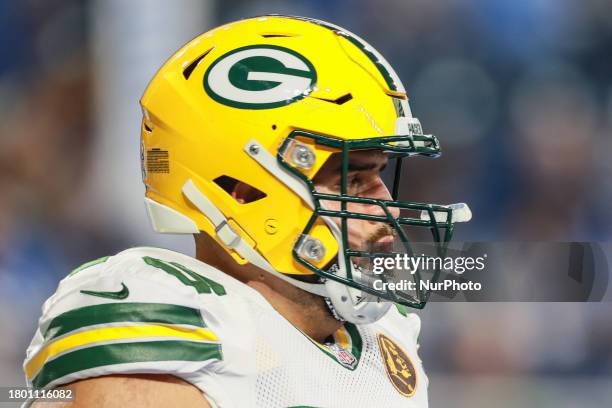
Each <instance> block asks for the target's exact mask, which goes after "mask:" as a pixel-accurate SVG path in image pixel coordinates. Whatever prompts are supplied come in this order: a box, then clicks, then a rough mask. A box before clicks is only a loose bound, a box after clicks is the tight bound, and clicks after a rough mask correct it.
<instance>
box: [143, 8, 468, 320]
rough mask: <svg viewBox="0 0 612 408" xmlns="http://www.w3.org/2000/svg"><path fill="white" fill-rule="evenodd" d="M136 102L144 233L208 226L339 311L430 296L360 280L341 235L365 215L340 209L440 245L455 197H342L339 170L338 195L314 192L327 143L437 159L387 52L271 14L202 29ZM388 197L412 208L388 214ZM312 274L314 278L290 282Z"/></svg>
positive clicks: (239, 257) (379, 309)
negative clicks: (358, 206) (379, 212)
mask: <svg viewBox="0 0 612 408" xmlns="http://www.w3.org/2000/svg"><path fill="white" fill-rule="evenodd" d="M141 105H142V112H143V120H142V129H141V134H142V154H141V159H142V163H143V178H144V183H145V185H146V198H145V201H146V205H147V209H148V212H149V215H150V218H151V221H152V224H153V227H154V229H155V230H156V231H158V232H163V233H198V232H200V231H202V232H205V233H207V234H209V235H210V236H212V237H214V238H215V240H216V241H217V242H218V243H219V244H220V245H221V246H222V247H223V248H225V250H226V251H228V252H229V253H230V254H231V255H232V257H233V258H234V259H235V260H236V262H238V263H241V264H244V263H247V262H250V263H252V264H255V265H257V266H258V267H260V268H262V269H264V270H266V271H268V272H270V273H273V274H275V275H276V276H279V277H281V278H282V279H285V280H287V281H289V282H291V283H292V284H294V285H296V286H298V287H300V288H302V289H305V290H308V291H310V292H312V293H316V294H318V295H321V296H325V297H327V298H329V299H330V300H331V303H332V304H333V307H334V308H335V310H336V312H337V313H338V314H339V315H340V316H341V317H342V318H344V319H346V320H349V321H352V322H355V323H366V322H371V321H374V320H376V319H378V318H379V317H380V316H381V315H382V314H383V313H384V312H385V311H386V310H387V309H388V307H389V305H390V304H391V303H390V302H378V301H368V302H364V301H363V294H364V293H369V294H371V295H374V297H375V298H383V299H388V300H391V301H395V302H399V303H402V304H404V305H408V306H412V307H423V305H424V304H425V302H426V300H427V298H426V296H425V295H423V294H419V295H418V296H417V297H416V298H415V297H414V296H413V295H408V294H405V295H402V294H401V293H400V294H398V293H391V292H390V291H377V290H374V289H373V288H372V287H371V285H367V284H366V283H364V282H365V281H364V279H361V278H362V276H361V275H363V273H362V271H360V270H359V268H356V267H355V265H354V263H353V262H352V261H351V256H355V255H359V256H371V255H367V254H355V253H354V251H353V252H351V251H350V249H349V248H348V245H347V243H346V242H345V239H343V235H344V236H346V219H349V218H355V219H360V218H363V216H364V215H363V214H359V213H350V212H348V211H346V204H347V203H348V202H362V201H360V200H369V201H367V203H369V204H371V205H377V206H380V207H381V208H383V209H387V210H386V211H385V214H386V215H385V216H379V217H378V218H377V220H378V221H380V222H384V223H387V224H388V225H390V226H391V227H392V228H394V229H395V230H398V231H397V233H398V234H399V236H400V237H401V238H402V241H403V242H404V243H405V244H406V245H409V241H408V239H407V237H406V236H405V235H402V234H403V232H402V231H401V228H400V226H405V225H411V226H416V227H421V228H423V227H424V228H427V229H430V230H431V231H432V233H433V237H434V241H436V242H438V243H441V244H442V245H444V244H445V243H446V242H448V240H449V239H450V236H451V234H452V229H453V223H454V222H457V221H464V220H467V219H468V218H469V210H468V209H467V207H466V206H464V205H455V206H454V207H451V206H439V205H432V204H420V203H411V202H408V203H407V202H399V201H395V200H396V198H397V191H398V187H399V181H398V180H399V177H396V184H395V187H394V188H393V190H394V197H393V200H387V201H384V200H370V199H368V198H364V197H352V196H349V195H347V194H346V185H345V176H346V174H345V173H346V166H343V168H344V172H343V177H344V178H343V187H344V189H343V194H341V195H338V196H336V197H333V198H330V197H329V196H328V195H326V196H325V197H323V196H322V195H320V194H319V193H318V192H317V191H316V189H315V188H314V186H313V183H312V178H313V177H314V175H315V174H316V173H317V171H318V170H319V169H320V168H321V167H322V166H323V164H324V163H325V162H326V160H327V159H328V158H329V157H330V155H331V154H333V153H337V152H341V153H342V154H343V155H344V156H343V157H345V158H347V157H348V153H349V152H350V151H351V150H362V149H379V150H382V151H384V152H389V153H392V154H393V155H394V156H396V157H405V156H410V155H425V156H437V155H439V145H438V141H437V139H436V138H435V137H434V136H431V135H424V134H423V132H422V130H421V125H420V123H419V121H418V120H417V119H416V118H413V117H412V114H411V111H410V108H409V105H408V100H407V96H406V93H405V91H404V88H403V86H402V84H401V82H400V80H399V78H398V77H397V75H396V74H395V72H394V71H393V69H392V68H391V67H390V66H389V64H388V63H387V62H386V61H385V59H384V58H383V57H382V56H381V55H380V54H379V53H378V52H377V51H376V50H375V49H374V48H372V47H371V46H370V45H368V44H367V43H366V42H365V41H363V40H362V39H360V38H359V37H357V36H355V35H354V34H352V33H350V32H348V31H346V30H344V29H342V28H340V27H337V26H334V25H331V24H329V23H326V22H323V21H318V20H313V19H309V18H302V17H289V16H277V15H270V16H262V17H255V18H250V19H246V20H242V21H238V22H234V23H230V24H226V25H224V26H221V27H218V28H216V29H214V30H211V31H209V32H207V33H205V34H202V35H200V36H199V37H197V38H195V39H194V40H192V41H191V42H189V43H188V44H187V45H185V46H184V47H183V48H181V49H180V50H179V51H178V52H177V53H176V54H174V56H172V57H171V58H170V59H169V60H168V61H167V62H166V63H165V64H164V65H163V67H162V68H161V69H160V70H159V71H158V72H157V74H156V75H155V77H154V78H153V80H152V81H151V82H150V84H149V86H148V87H147V89H146V91H145V93H144V95H143V97H142V100H141ZM347 160H348V159H347ZM397 175H399V170H398V172H397ZM238 181H240V182H243V183H246V184H248V185H250V186H252V187H254V188H255V189H257V190H258V191H259V192H260V194H257V195H256V197H255V198H254V199H253V200H249V201H248V202H238V201H237V200H235V199H234V198H233V197H232V196H231V194H230V193H229V191H230V190H231V186H233V185H235V184H236V183H237V182H238ZM322 198H325V199H326V200H329V199H336V200H338V201H341V202H342V208H343V211H339V212H332V211H328V210H326V209H325V207H324V206H323V205H322V204H321V200H322ZM389 207H398V208H409V209H411V210H415V211H419V212H422V214H421V216H420V217H413V218H411V217H403V218H402V217H396V218H394V217H392V216H391V214H390V212H389V211H388V208H389ZM330 217H341V218H342V219H343V222H342V223H341V225H340V226H339V225H338V224H337V223H334V222H333V221H332V220H331V218H330ZM441 231H444V232H443V233H442V232H441ZM379 255H380V254H379ZM332 264H333V265H334V267H333V268H330V267H329V266H330V265H332ZM314 274H316V275H319V276H320V277H321V278H322V279H320V280H319V282H318V283H309V282H307V280H306V279H299V276H300V275H314ZM295 277H298V278H297V279H295Z"/></svg>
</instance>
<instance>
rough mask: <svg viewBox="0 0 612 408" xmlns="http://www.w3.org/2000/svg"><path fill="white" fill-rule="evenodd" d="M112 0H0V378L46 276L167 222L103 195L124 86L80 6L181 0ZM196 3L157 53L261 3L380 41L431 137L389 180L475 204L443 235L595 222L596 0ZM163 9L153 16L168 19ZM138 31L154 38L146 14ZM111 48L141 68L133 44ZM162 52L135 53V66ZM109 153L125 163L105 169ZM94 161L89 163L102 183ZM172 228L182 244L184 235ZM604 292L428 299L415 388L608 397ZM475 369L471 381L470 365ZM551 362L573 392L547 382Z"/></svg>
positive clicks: (132, 140)
mask: <svg viewBox="0 0 612 408" xmlns="http://www.w3.org/2000/svg"><path fill="white" fill-rule="evenodd" d="M100 3H106V5H101V4H100ZM120 3H121V2H118V1H108V2H102V1H100V2H96V1H74V0H66V1H44V2H40V1H33V0H28V1H19V2H18V1H8V0H5V1H0V42H1V43H2V48H1V49H2V51H3V52H2V54H1V55H0V327H1V328H2V340H1V341H0V385H12V384H19V383H21V381H22V374H21V371H20V366H21V361H22V359H23V355H24V351H25V347H26V345H27V344H28V342H29V340H30V338H31V335H32V333H33V330H34V327H35V321H36V318H37V317H38V316H39V313H40V306H41V304H42V302H43V300H44V299H45V298H47V297H48V296H49V295H50V294H51V293H52V292H53V291H54V288H55V286H56V285H57V281H58V280H59V279H60V278H62V277H63V276H65V275H66V274H67V273H68V272H69V271H70V270H71V269H73V268H75V267H76V266H78V265H80V264H81V263H83V262H85V261H87V260H90V259H94V258H97V257H100V256H103V255H107V254H111V253H114V252H117V251H119V250H121V249H123V248H125V247H128V246H134V245H141V244H153V245H160V246H163V245H164V242H168V241H163V242H162V241H159V240H158V238H156V237H155V236H154V235H153V233H152V231H151V232H150V234H149V233H145V232H143V231H146V228H145V229H143V228H142V226H139V227H136V226H135V225H134V224H135V220H134V221H133V222H130V220H131V218H132V217H131V216H126V214H128V215H129V214H131V213H130V212H129V211H127V210H126V211H123V209H122V208H121V207H120V206H118V205H117V204H116V200H115V197H109V195H111V194H109V193H110V192H112V191H113V190H112V188H113V187H116V190H115V191H116V194H121V191H122V190H123V189H125V188H126V187H125V186H122V187H118V186H117V183H118V182H120V181H121V180H122V179H126V178H129V179H130V180H136V181H138V180H139V177H140V174H139V170H138V155H139V152H138V140H137V139H138V132H139V128H138V121H139V111H138V107H137V99H138V97H139V96H140V95H139V94H128V95H121V93H118V94H117V93H115V94H113V95H115V96H114V97H115V98H116V99H112V98H111V100H108V98H107V99H106V100H103V101H102V102H101V98H100V95H101V94H104V93H105V87H107V86H112V85H109V84H108V83H105V82H100V81H101V78H107V77H104V76H100V75H98V73H99V72H100V69H101V68H100V67H101V66H102V69H104V67H105V66H106V65H112V64H113V60H112V59H111V60H108V59H106V60H101V59H100V58H99V56H97V54H96V46H95V44H98V45H99V44H101V42H102V44H103V42H104V41H105V40H104V38H103V36H102V39H100V33H101V32H104V30H105V26H104V25H102V26H101V24H100V22H99V20H97V19H98V18H106V19H109V21H114V20H113V19H117V20H121V19H123V20H126V19H128V17H126V16H130V15H132V16H137V15H138V11H140V12H141V13H143V14H144V15H146V14H147V13H149V15H150V14H151V13H154V11H151V10H147V7H151V8H155V7H160V8H161V9H163V8H166V9H167V8H169V7H174V8H181V7H184V8H186V9H185V10H183V11H182V14H180V13H179V14H171V16H174V17H177V16H178V17H180V16H181V15H185V16H186V15H189V14H194V13H193V11H192V12H190V11H189V8H188V7H189V6H190V5H193V4H194V3H196V2H194V1H190V0H186V1H177V2H166V3H165V4H164V2H161V1H157V0H151V1H144V0H139V1H135V2H125V3H131V4H132V6H131V11H129V10H128V11H127V12H126V13H127V14H126V15H122V14H121V7H122V6H121V4H120ZM125 3H124V4H125ZM183 3H184V4H183ZM197 3H206V2H197ZM138 7H143V9H142V10H137V9H138ZM128 8H130V7H128ZM197 10H198V11H201V12H202V13H203V17H202V19H201V22H200V23H197V21H196V22H195V23H194V22H193V21H194V20H193V17H192V20H190V21H192V22H191V23H190V24H191V26H190V28H189V29H188V30H186V31H181V33H182V34H181V35H180V36H177V39H176V41H174V40H172V38H170V40H172V41H170V40H168V38H165V40H166V42H167V43H168V44H169V45H168V47H169V48H168V49H167V50H164V54H163V55H165V56H166V57H167V56H169V55H170V52H171V51H172V50H175V49H178V48H179V46H180V45H182V43H184V42H185V41H187V40H188V39H189V38H190V37H192V36H194V35H196V34H198V32H203V31H206V30H207V29H209V28H211V27H213V26H216V25H218V24H221V23H223V22H227V21H231V20H234V19H238V18H243V17H248V16H252V15H258V14H265V13H269V12H276V13H281V14H296V15H307V16H311V17H316V18H321V19H324V20H328V21H332V22H334V23H336V24H338V25H341V26H344V27H346V28H348V29H349V30H351V31H353V32H355V33H357V34H358V35H360V36H363V37H364V38H366V39H367V40H368V41H369V42H370V43H371V44H372V45H374V46H375V47H376V48H377V49H378V50H379V51H381V53H382V54H383V55H385V56H386V57H387V59H388V60H389V62H390V63H391V64H392V65H393V66H394V67H395V68H396V70H397V71H398V73H399V75H400V77H401V78H402V79H403V82H404V84H405V86H406V88H407V90H408V94H409V96H410V98H411V103H412V108H413V112H414V113H415V115H416V116H417V117H419V118H420V119H421V121H422V123H423V125H424V128H425V130H426V131H428V132H431V133H434V134H436V135H437V136H438V137H439V138H440V140H441V142H442V148H443V152H444V155H443V156H442V157H441V158H440V159H437V160H433V161H431V160H419V159H415V161H414V164H411V166H408V169H407V170H406V171H407V172H408V173H410V174H408V173H407V174H406V175H405V178H404V180H405V182H406V183H409V188H408V189H407V191H408V193H407V195H405V196H404V197H403V198H410V199H414V200H422V201H433V202H456V201H465V202H468V203H469V204H470V206H471V207H472V210H473V213H474V218H473V220H472V222H471V223H470V224H467V225H461V228H460V229H459V230H458V232H457V238H458V239H460V240H464V241H465V240H515V241H518V240H526V241H530V240H531V241H533V240H540V241H547V240H548V241H572V240H574V241H610V240H611V238H612V216H610V212H609V206H610V203H611V202H612V183H611V182H610V176H611V175H612V160H610V155H611V153H612V75H610V74H611V73H612V53H611V52H610V50H611V49H612V19H610V16H611V15H612V2H609V1H604V0H601V1H600V0H585V1H571V0H538V1H510V0H501V1H485V0H448V1H444V2H438V1H435V2H433V1H428V0H410V1H403V0H392V1H388V0H385V1H366V0H352V1H348V0H347V1H332V0H325V1H322V0H316V1H272V0H267V1H266V0H257V1H252V0H251V1H247V0H241V1H232V2H210V4H206V5H205V9H204V8H203V6H202V4H199V5H198V8H197ZM109 13H110V14H109ZM113 13H116V14H113ZM130 13H131V14H130ZM163 13H164V11H160V12H159V13H158V14H159V15H158V16H157V18H159V19H161V23H162V24H166V27H165V28H160V30H161V33H165V32H167V31H168V27H167V26H168V25H170V26H179V27H180V26H181V23H180V22H176V21H174V22H166V21H164V20H163V18H164V14H163ZM166 18H171V17H168V16H166ZM196 20H197V19H196ZM118 24H121V22H119V23H118ZM198 24H199V25H198ZM128 25H129V23H124V25H123V26H121V25H120V26H119V27H124V28H125V26H128ZM157 28H158V27H157ZM108 30H111V31H112V30H113V28H112V27H109V28H108ZM164 30H165V31H164ZM126 33H127V35H123V34H124V32H122V31H121V30H119V31H116V32H115V35H116V37H114V38H115V39H116V38H119V39H120V42H122V44H121V46H122V47H123V48H122V49H123V50H129V49H130V44H132V43H133V44H134V45H133V47H134V48H135V47H138V46H140V45H142V43H139V42H138V40H137V39H134V38H132V37H131V36H130V35H129V34H130V32H129V31H127V32H126ZM141 34H142V33H141ZM187 34H189V35H187ZM122 35H123V36H122ZM148 35H149V36H150V37H151V41H154V40H155V38H156V35H157V36H161V35H162V34H160V33H159V32H157V31H156V29H153V30H152V31H151V32H150V33H149V34H148ZM181 36H183V37H181ZM110 38H113V37H110ZM92 44H94V45H92ZM145 44H146V43H145ZM115 45H116V46H117V47H119V44H117V43H109V44H105V45H104V44H103V46H102V48H103V49H104V47H106V49H108V47H111V48H112V47H113V46H115ZM98 49H100V47H99V46H98ZM139 52H142V49H140V50H139ZM127 60H128V62H129V64H130V66H131V69H132V71H138V70H139V69H140V66H139V62H140V61H138V60H137V59H136V58H132V59H131V60H130V59H129V58H128V59H127ZM162 61H163V60H162V59H157V62H156V64H157V65H154V64H155V63H153V65H151V64H149V65H147V66H146V67H143V68H142V69H141V71H143V72H144V73H145V74H146V75H149V76H150V75H151V74H152V73H153V72H154V70H155V69H156V68H157V67H159V65H161V63H162ZM140 75H141V76H142V77H144V78H146V75H144V74H140ZM107 79H108V78H107ZM117 81H120V79H117ZM145 85H146V82H142V81H141V82H138V83H136V84H135V85H134V89H139V90H140V91H139V92H141V91H142V90H144V87H145ZM117 95H118V96H117ZM126 99H127V100H126ZM126 103H127V106H129V107H130V109H131V110H130V111H129V117H130V119H129V120H130V122H129V124H128V125H127V126H123V127H122V128H121V127H120V128H119V129H127V131H126V132H125V133H123V132H122V134H113V135H110V136H109V137H114V139H113V140H116V141H117V140H119V141H120V140H125V147H123V150H127V152H124V153H123V156H121V155H117V156H113V155H114V154H115V153H113V152H112V151H108V150H104V149H101V148H100V143H101V142H100V138H104V137H105V136H106V135H107V133H108V132H107V131H106V132H105V131H103V130H102V131H101V129H105V125H104V123H101V122H102V121H101V119H100V117H101V114H100V111H101V106H102V107H103V106H108V105H109V104H110V105H113V104H115V105H118V106H121V104H126ZM107 116H108V115H107ZM123 116H124V117H127V116H128V115H126V113H125V112H123ZM107 119H108V118H107ZM110 120H111V121H112V120H116V121H122V120H123V117H121V115H119V117H115V118H113V117H111V118H110ZM106 129H108V127H106ZM113 133H116V132H113ZM117 148H118V149H121V146H118V147H117ZM123 157H126V158H127V159H126V160H132V161H133V167H130V168H133V169H134V171H135V172H136V173H135V174H129V175H126V174H122V169H125V167H122V164H121V161H122V160H123ZM130 166H131V165H130ZM100 180H106V182H107V183H108V185H107V186H106V190H104V191H106V192H107V195H105V196H104V195H101V194H100V193H99V190H98V188H97V187H98V185H99V184H100V183H101V182H100ZM129 188H130V189H132V190H133V194H134V195H133V197H139V196H140V194H141V193H142V187H141V186H140V185H138V184H137V183H131V184H130V185H129ZM105 197H108V201H107V200H106V198H105ZM113 200H115V201H113ZM109 203H110V204H109ZM140 203H141V201H137V202H136V203H132V204H130V205H132V206H135V208H137V209H138V211H141V212H142V213H143V216H142V217H141V218H138V219H137V220H138V221H142V220H145V218H144V207H142V206H141V204H140ZM109 206H114V207H112V208H109ZM145 227H146V226H145ZM134 231H138V232H137V233H134ZM173 245H175V246H177V247H179V248H181V249H183V250H184V251H185V252H187V253H192V252H193V249H192V248H191V244H190V243H189V241H181V242H180V243H177V244H173ZM611 311H612V309H611V308H610V304H609V303H607V304H606V303H599V304H516V303H514V304H486V305H485V304H442V303H436V304H431V305H429V306H428V308H426V309H425V310H424V311H423V312H422V313H421V315H422V317H423V330H422V336H421V341H422V347H421V353H422V356H421V357H422V358H423V360H424V362H425V367H426V368H427V369H428V371H429V374H430V380H431V381H432V383H431V384H430V386H431V387H433V388H431V393H432V397H431V398H432V403H433V402H435V401H438V402H439V403H440V404H439V405H434V406H444V405H443V404H444V402H445V401H453V404H454V406H467V405H468V403H469V404H470V405H471V406H481V404H482V406H489V405H490V404H487V403H485V402H483V401H495V402H496V403H497V402H498V401H497V400H496V398H497V397H496V396H495V395H496V393H495V392H493V391H491V390H498V392H499V393H501V395H505V394H504V393H507V394H508V395H509V397H508V398H517V397H516V394H517V393H519V394H520V393H523V394H525V398H527V397H528V396H529V398H536V399H535V400H536V401H539V402H540V404H541V405H538V406H548V405H547V404H551V406H552V403H551V402H550V401H552V400H551V399H550V396H549V395H548V394H547V395H546V397H542V396H541V394H542V393H546V392H547V391H545V390H549V391H550V393H559V394H560V396H559V398H560V399H559V400H555V401H557V402H558V401H562V402H564V403H568V404H569V405H563V404H562V405H556V406H612V402H610V400H608V399H607V398H612V395H611V394H610V392H611V391H610V390H609V389H608V388H609V387H607V386H605V384H606V381H607V384H608V386H609V384H610V383H611V381H612V319H611V315H612V313H611ZM483 376H487V378H488V379H487V380H486V381H489V382H485V380H483V382H478V381H476V382H470V381H471V380H470V378H476V379H477V378H484V377H483ZM436 378H438V379H439V381H438V382H436ZM495 378H510V379H513V380H508V381H506V380H503V381H501V380H500V381H497V382H496V381H495ZM517 378H518V380H517ZM529 378H538V379H539V380H538V381H539V382H537V384H540V385H541V386H538V387H537V389H533V388H529V387H528V386H527V385H531V386H533V385H534V384H536V383H535V382H530V381H529V380H528V379H529ZM568 379H569V380H571V381H573V382H571V384H572V389H573V391H572V393H573V394H574V395H568V392H567V390H566V389H565V388H566V386H565V385H564V384H567V383H566V382H564V381H566V380H568ZM466 381H467V382H466ZM516 381H519V383H516ZM534 381H535V380H534ZM483 384H484V385H483ZM576 384H584V386H582V385H580V386H576V388H574V385H576ZM495 387H497V388H495ZM510 390H512V391H510ZM527 393H528V395H527ZM563 393H565V394H563ZM572 393H569V394H572ZM436 395H437V396H436ZM497 395H498V396H499V395H500V394H497ZM487 398H490V400H487ZM574 398H575V399H576V400H575V401H577V402H575V404H576V405H574V403H573V402H572V401H574ZM585 398H586V399H585ZM516 401H519V400H516ZM585 401H587V402H586V403H585ZM600 403H602V405H600ZM581 404H583V405H581ZM589 404H591V405H589ZM498 405H500V404H498ZM501 406H505V405H503V403H501ZM532 406H533V405H532Z"/></svg>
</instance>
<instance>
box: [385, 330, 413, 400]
mask: <svg viewBox="0 0 612 408" xmlns="http://www.w3.org/2000/svg"><path fill="white" fill-rule="evenodd" d="M378 346H379V347H380V353H381V355H382V358H383V364H384V366H385V370H386V371H387V376H388V377H389V380H390V381H391V383H392V384H393V386H394V387H395V389H396V390H397V391H398V392H399V393H400V394H402V395H403V396H405V397H411V396H412V395H413V394H414V392H415V391H416V384H417V376H416V370H415V369H414V366H413V365H412V361H410V358H409V357H408V355H407V354H406V352H405V351H404V350H402V349H401V347H400V346H398V345H397V344H396V343H395V342H394V341H393V340H391V339H390V338H389V337H387V336H385V335H384V334H381V333H379V334H378Z"/></svg>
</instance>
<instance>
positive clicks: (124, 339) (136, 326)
mask: <svg viewBox="0 0 612 408" xmlns="http://www.w3.org/2000/svg"><path fill="white" fill-rule="evenodd" d="M43 337H44V339H45V344H44V345H43V346H42V347H41V349H40V350H39V351H38V352H37V353H36V354H35V355H34V356H33V357H32V358H30V359H29V360H28V361H27V363H26V364H25V366H24V371H25V373H26V376H27V377H28V379H29V380H30V381H31V382H32V383H33V384H34V385H35V386H36V387H44V386H46V385H47V384H49V383H50V382H51V381H54V380H56V379H58V378H60V377H63V376H64V375H67V374H70V373H72V372H76V371H80V370H84V369H88V368H94V367H99V366H103V365H112V364H123V363H132V362H144V361H171V360H185V361H199V360H207V359H209V358H216V359H219V360H220V359H221V345H220V344H219V343H218V340H219V339H218V337H217V336H216V335H215V333H213V332H212V331H211V330H210V329H208V328H207V327H206V325H205V324H204V321H203V319H202V316H201V314H200V311H199V310H197V309H194V308H190V307H186V306H178V305H170V304H161V303H110V304H102V305H93V306H86V307H82V308H79V309H75V310H71V311H69V312H66V313H64V314H61V315H59V316H57V317H56V318H54V319H53V320H52V321H51V322H50V324H49V326H48V327H47V328H46V329H45V330H44V332H43ZM132 341H133V342H132ZM183 349H184V350H183ZM189 350H192V351H193V353H192V354H190V352H189ZM68 367H76V369H69V368H68ZM67 370H68V371H67Z"/></svg>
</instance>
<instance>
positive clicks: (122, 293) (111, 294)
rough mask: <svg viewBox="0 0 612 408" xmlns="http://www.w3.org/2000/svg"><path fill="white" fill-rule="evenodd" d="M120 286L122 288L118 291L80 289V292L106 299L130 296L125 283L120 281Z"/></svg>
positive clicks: (120, 298) (119, 298)
mask: <svg viewBox="0 0 612 408" xmlns="http://www.w3.org/2000/svg"><path fill="white" fill-rule="evenodd" d="M121 286H122V288H121V290H120V291H118V292H96V291H93V290H82V291H81V293H82V294H84V295H91V296H98V297H103V298H107V299H116V300H122V299H125V298H126V297H128V296H130V290H129V289H128V287H127V286H125V283H123V282H121Z"/></svg>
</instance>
